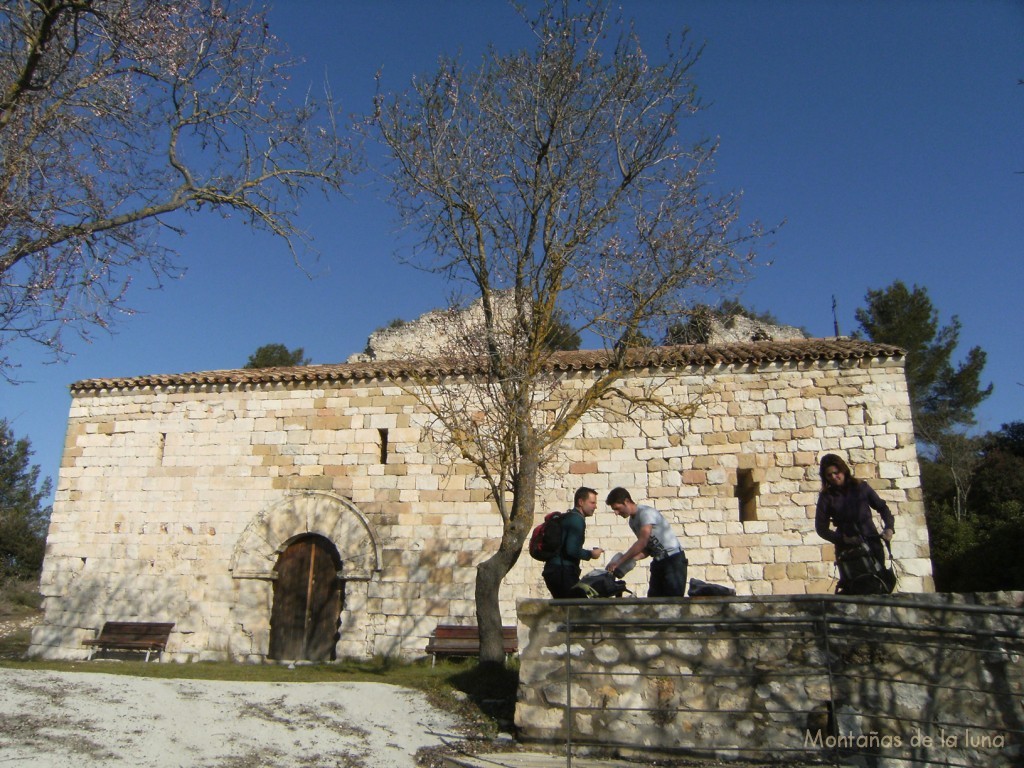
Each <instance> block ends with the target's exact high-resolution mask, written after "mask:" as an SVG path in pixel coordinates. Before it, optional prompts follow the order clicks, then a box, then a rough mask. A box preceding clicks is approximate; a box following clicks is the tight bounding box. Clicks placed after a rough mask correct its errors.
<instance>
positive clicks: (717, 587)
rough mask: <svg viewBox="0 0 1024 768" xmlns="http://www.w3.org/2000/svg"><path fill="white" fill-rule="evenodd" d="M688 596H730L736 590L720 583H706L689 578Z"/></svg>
mask: <svg viewBox="0 0 1024 768" xmlns="http://www.w3.org/2000/svg"><path fill="white" fill-rule="evenodd" d="M689 594H690V597H732V596H734V595H735V594H736V590H735V589H733V588H732V587H724V586H722V585H721V584H708V582H706V581H701V580H700V579H690V592H689Z"/></svg>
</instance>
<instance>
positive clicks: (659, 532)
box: [629, 504, 683, 560]
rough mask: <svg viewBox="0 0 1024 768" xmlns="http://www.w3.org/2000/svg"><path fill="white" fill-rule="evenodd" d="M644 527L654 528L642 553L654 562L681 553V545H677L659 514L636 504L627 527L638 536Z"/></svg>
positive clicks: (652, 509) (654, 510)
mask: <svg viewBox="0 0 1024 768" xmlns="http://www.w3.org/2000/svg"><path fill="white" fill-rule="evenodd" d="M645 525H653V526H654V527H653V528H652V529H651V537H650V538H649V539H648V540H647V548H646V549H645V550H644V551H645V552H646V553H647V554H648V555H650V556H651V557H653V558H654V559H655V560H661V558H663V557H667V556H668V555H674V554H675V553H676V552H681V551H682V549H683V546H682V544H680V543H679V539H678V538H676V535H675V533H674V532H673V531H672V528H671V527H670V526H669V524H668V521H667V520H666V519H665V518H664V516H663V515H662V514H661V512H659V511H658V510H656V509H655V508H654V507H648V506H647V505H645V504H638V505H637V512H636V514H635V515H633V516H632V517H631V518H629V527H630V528H632V529H633V533H635V534H639V533H640V529H641V528H643V527H644V526H645Z"/></svg>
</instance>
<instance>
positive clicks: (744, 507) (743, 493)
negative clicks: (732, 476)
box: [733, 469, 761, 523]
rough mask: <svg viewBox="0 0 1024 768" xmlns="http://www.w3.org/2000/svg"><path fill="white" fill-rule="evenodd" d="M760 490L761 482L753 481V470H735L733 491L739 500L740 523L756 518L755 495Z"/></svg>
mask: <svg viewBox="0 0 1024 768" xmlns="http://www.w3.org/2000/svg"><path fill="white" fill-rule="evenodd" d="M760 490H761V484H760V483H755V482H754V470H752V469H739V470H736V486H735V487H734V489H733V491H734V493H735V495H736V498H737V499H738V500H739V507H740V522H741V523H748V522H750V521H751V520H757V496H758V493H760Z"/></svg>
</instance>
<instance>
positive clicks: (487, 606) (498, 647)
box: [476, 455, 537, 664]
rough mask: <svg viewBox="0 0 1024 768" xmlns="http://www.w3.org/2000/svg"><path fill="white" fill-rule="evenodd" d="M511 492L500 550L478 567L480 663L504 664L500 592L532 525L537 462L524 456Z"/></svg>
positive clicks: (477, 611) (533, 458)
mask: <svg viewBox="0 0 1024 768" xmlns="http://www.w3.org/2000/svg"><path fill="white" fill-rule="evenodd" d="M520 469H521V472H520V474H519V476H518V479H517V481H516V483H515V486H514V487H513V489H512V513H511V514H510V515H509V520H508V523H507V524H506V525H505V528H504V530H503V531H502V534H501V544H500V545H499V546H498V551H497V552H495V553H494V554H493V555H492V556H491V557H489V558H487V559H486V560H484V561H483V562H482V563H480V564H479V565H478V566H477V568H476V623H477V626H479V627H480V663H481V664H493V663H496V664H503V663H504V661H505V651H504V643H503V642H502V637H501V607H500V599H499V593H500V591H501V584H502V581H504V579H505V576H506V575H507V574H508V572H509V571H511V570H512V568H513V566H514V565H515V564H516V562H518V560H519V556H520V555H521V554H522V552H523V544H524V543H525V542H526V537H527V535H528V534H529V532H530V527H531V523H532V522H533V510H534V506H535V503H536V495H537V461H536V459H535V457H534V456H532V455H531V456H529V457H527V456H524V457H523V459H522V462H521V466H520Z"/></svg>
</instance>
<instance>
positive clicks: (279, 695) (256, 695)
mask: <svg viewBox="0 0 1024 768" xmlns="http://www.w3.org/2000/svg"><path fill="white" fill-rule="evenodd" d="M458 738H459V737H458V735H457V722H456V720H455V719H454V718H453V717H452V716H450V715H449V714H447V713H445V712H441V711H439V710H437V709H434V708H433V707H431V706H430V705H429V704H428V703H427V701H426V698H425V697H424V696H423V695H422V694H421V693H419V692H418V691H411V690H408V689H404V688H398V687H395V686H391V685H384V684H381V683H236V682H224V681H207V680H157V679H146V678H136V677H128V676H121V675H104V674H96V673H85V672H83V673H60V672H46V671H37V670H21V669H0V767H6V766H8V765H10V766H18V768H22V767H23V766H24V767H26V768H28V767H33V768H36V767H37V768H43V767H44V766H45V767H46V768H61V767H63V766H68V767H69V768H71V767H72V766H73V767H74V768H90V767H91V766H108V767H110V768H118V767H119V766H125V767H127V766H132V767H133V768H173V767H174V766H181V768H264V767H266V768H278V767H280V768H285V767H286V766H287V767H288V768H291V767H292V766H298V767H307V766H308V767H310V768H321V767H323V768H328V767H329V768H364V767H365V768H392V767H394V768H413V766H415V760H414V757H413V756H414V754H415V753H416V750H418V749H419V748H421V747H426V746H433V745H437V744H440V743H442V741H444V742H451V741H455V740H457V739H458Z"/></svg>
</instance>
